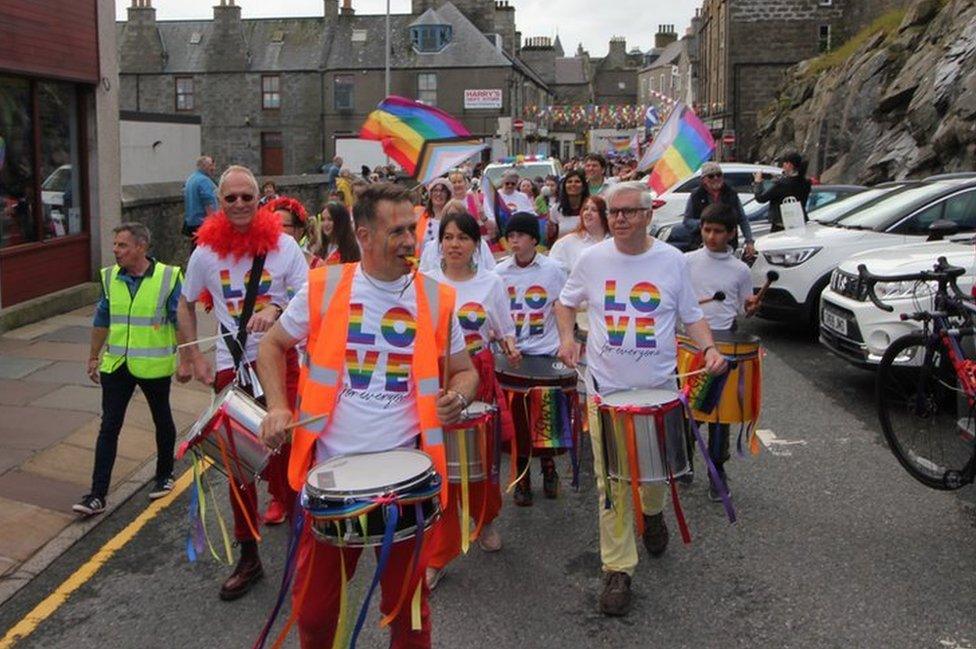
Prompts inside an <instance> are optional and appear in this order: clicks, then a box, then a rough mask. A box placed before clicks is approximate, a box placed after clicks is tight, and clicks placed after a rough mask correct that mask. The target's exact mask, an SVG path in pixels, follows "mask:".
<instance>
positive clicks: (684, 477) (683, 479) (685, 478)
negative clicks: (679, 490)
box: [675, 469, 695, 487]
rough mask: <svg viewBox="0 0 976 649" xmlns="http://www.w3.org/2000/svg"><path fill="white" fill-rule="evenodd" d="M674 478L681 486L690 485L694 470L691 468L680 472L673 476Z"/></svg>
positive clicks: (692, 482) (693, 477)
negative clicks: (675, 476) (685, 471)
mask: <svg viewBox="0 0 976 649" xmlns="http://www.w3.org/2000/svg"><path fill="white" fill-rule="evenodd" d="M675 480H677V481H678V484H679V485H681V486H682V487H688V486H690V485H693V484H694V483H695V470H694V469H691V470H689V471H688V473H682V474H681V475H679V476H678V477H677V478H675Z"/></svg>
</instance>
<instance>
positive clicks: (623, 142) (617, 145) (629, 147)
mask: <svg viewBox="0 0 976 649" xmlns="http://www.w3.org/2000/svg"><path fill="white" fill-rule="evenodd" d="M610 142H611V143H612V144H613V150H614V151H616V152H617V153H629V152H631V151H633V143H632V142H631V138H629V137H627V136H626V135H625V136H623V137H615V138H613V139H612V140H611V141H610Z"/></svg>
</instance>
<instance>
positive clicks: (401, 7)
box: [115, 0, 702, 56]
mask: <svg viewBox="0 0 976 649" xmlns="http://www.w3.org/2000/svg"><path fill="white" fill-rule="evenodd" d="M510 2H511V4H512V5H513V6H514V7H515V22H516V24H517V27H518V29H519V31H521V32H522V37H523V39H524V38H527V37H529V36H555V35H556V33H557V32H558V34H559V38H560V40H561V41H562V44H563V49H565V50H566V54H567V55H569V56H572V54H573V53H574V52H575V51H576V45H577V43H580V42H582V43H583V47H585V48H586V49H588V50H589V51H590V54H591V55H593V56H603V55H605V54H606V53H607V42H608V41H609V40H610V37H611V36H623V37H624V38H626V39H627V49H628V50H629V49H631V48H633V47H634V46H635V45H636V46H637V47H640V48H641V49H642V50H647V49H648V48H650V47H651V46H652V45H653V42H654V33H655V32H657V26H658V25H659V24H672V25H674V26H675V28H676V29H677V31H678V33H679V34H683V33H684V30H685V28H686V27H687V26H688V22H689V21H690V20H691V17H692V16H693V15H694V13H695V8H696V7H699V6H701V4H702V3H701V0H611V1H610V3H609V4H608V3H607V2H606V1H605V0H510ZM115 4H116V12H117V14H118V18H119V19H120V20H125V14H126V12H125V10H126V7H128V6H129V5H130V4H131V0H116V3H115ZM152 4H153V6H154V7H156V18H157V19H159V20H175V19H179V18H210V17H211V16H213V10H212V9H211V7H212V5H214V4H217V0H209V1H208V0H153V3H152ZM237 4H238V5H240V6H241V7H243V14H244V17H245V18H267V17H272V16H320V15H322V10H323V2H322V0H276V1H269V0H237ZM352 6H353V8H354V9H356V12H357V13H366V14H370V13H382V12H384V11H385V9H386V3H385V2H384V0H352ZM390 7H391V11H392V12H393V13H409V11H410V0H391V4H390ZM594 7H599V9H598V10H596V11H594Z"/></svg>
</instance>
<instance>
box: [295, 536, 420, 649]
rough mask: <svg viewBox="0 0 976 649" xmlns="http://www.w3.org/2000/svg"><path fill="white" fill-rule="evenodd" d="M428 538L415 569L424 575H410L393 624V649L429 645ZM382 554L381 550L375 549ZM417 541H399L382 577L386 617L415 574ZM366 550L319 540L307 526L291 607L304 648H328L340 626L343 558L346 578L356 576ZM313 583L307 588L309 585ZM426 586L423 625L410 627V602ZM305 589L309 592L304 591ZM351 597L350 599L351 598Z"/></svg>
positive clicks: (353, 614) (350, 621)
mask: <svg viewBox="0 0 976 649" xmlns="http://www.w3.org/2000/svg"><path fill="white" fill-rule="evenodd" d="M429 538H430V537H429V536H428V537H426V538H425V539H424V541H425V542H424V547H423V548H422V550H421V554H420V567H419V569H417V570H416V571H412V572H415V573H416V575H418V576H419V579H417V578H415V579H411V580H410V583H409V584H408V585H407V591H406V596H405V599H404V602H403V605H402V606H401V608H400V612H399V614H398V615H397V616H396V617H395V618H394V619H393V622H392V623H391V624H390V635H391V640H390V648H391V649H428V648H429V647H430V646H431V644H430V606H429V604H428V597H429V595H430V591H429V590H428V589H427V583H426V582H425V581H424V579H423V577H424V569H425V568H426V566H427V555H428V554H429V551H428V547H427V545H428V541H429ZM374 549H375V551H376V555H377V556H379V548H374ZM413 551H414V542H413V539H410V540H407V541H401V542H400V543H395V544H394V545H393V548H392V550H391V552H390V559H389V562H388V563H387V564H386V570H384V571H383V575H382V576H381V578H380V590H381V593H382V594H381V597H380V611H381V612H382V613H383V615H387V614H389V613H390V612H392V611H393V609H394V608H396V605H397V602H398V601H400V594H401V593H402V592H403V583H404V581H405V580H407V579H408V578H410V577H412V576H413V575H410V574H407V569H408V568H409V567H410V566H409V564H410V560H411V559H412V558H413ZM360 554H362V548H349V547H347V548H343V549H342V550H340V549H339V548H337V547H335V546H333V545H329V544H327V543H323V542H321V541H317V540H315V537H313V536H312V533H311V531H310V530H309V528H308V527H307V526H306V529H305V532H304V534H303V535H302V539H301V542H300V545H299V547H298V565H297V567H296V571H295V583H294V585H293V586H292V609H293V610H295V611H297V612H298V634H299V638H300V640H301V646H302V649H328V647H331V646H332V642H333V640H334V638H335V632H336V628H337V627H338V626H339V595H340V591H341V578H342V572H341V570H342V567H341V565H342V564H341V559H340V557H344V558H345V565H346V577H347V578H348V579H352V576H353V574H354V573H355V572H356V564H357V563H358V562H359V556H360ZM306 583H308V584H309V585H308V587H307V588H306V587H305V584H306ZM418 583H419V584H420V585H421V588H422V590H421V596H420V619H421V629H420V630H419V631H414V630H412V629H411V628H410V622H411V620H410V614H411V610H410V607H411V602H412V599H413V594H414V592H415V591H416V589H417V584H418ZM303 591H304V592H303ZM347 601H348V600H347ZM355 606H356V605H355V604H350V609H349V610H348V611H347V616H348V617H347V624H349V625H350V626H349V629H350V632H351V630H352V625H354V624H355V617H356V615H357V613H358V609H357V608H354V607H355Z"/></svg>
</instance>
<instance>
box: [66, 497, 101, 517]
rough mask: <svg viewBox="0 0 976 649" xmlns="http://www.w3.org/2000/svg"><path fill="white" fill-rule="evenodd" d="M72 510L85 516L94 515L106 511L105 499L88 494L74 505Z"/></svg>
mask: <svg viewBox="0 0 976 649" xmlns="http://www.w3.org/2000/svg"><path fill="white" fill-rule="evenodd" d="M71 510H72V511H75V512H77V513H79V514H83V515H84V516H94V515H95V514H101V513H102V512H103V511H105V501H104V500H102V499H101V498H99V497H98V496H93V495H91V494H88V495H87V496H85V497H84V498H82V499H81V502H80V503H78V504H76V505H72V506H71Z"/></svg>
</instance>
